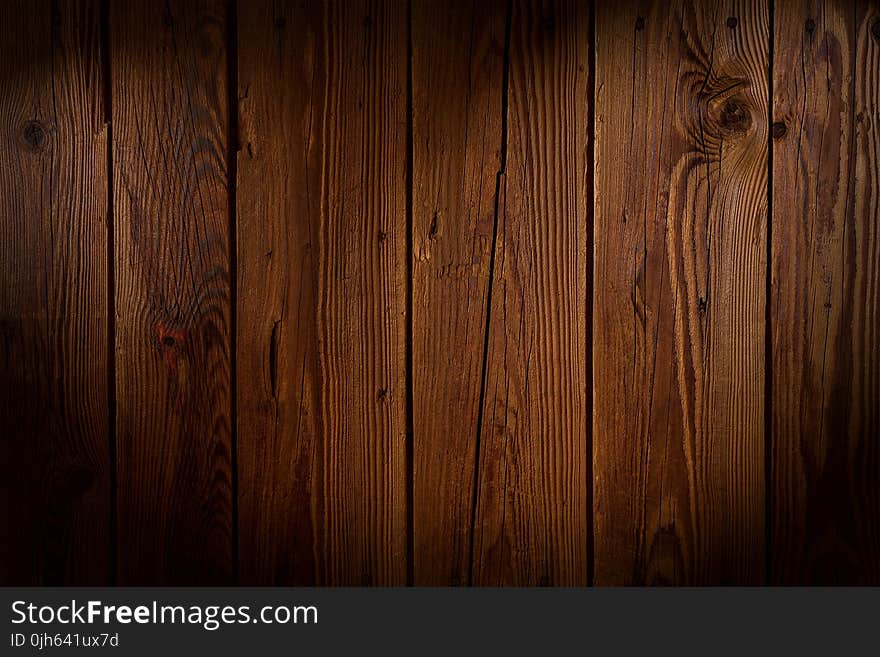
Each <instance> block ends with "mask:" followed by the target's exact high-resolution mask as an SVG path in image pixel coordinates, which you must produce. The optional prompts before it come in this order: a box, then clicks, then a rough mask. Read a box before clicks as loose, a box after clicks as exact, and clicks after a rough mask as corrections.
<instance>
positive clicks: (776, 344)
mask: <svg viewBox="0 0 880 657" xmlns="http://www.w3.org/2000/svg"><path fill="white" fill-rule="evenodd" d="M775 23H776V26H777V30H776V33H775V48H774V51H775V54H776V60H775V64H776V65H775V69H774V70H775V79H774V89H775V95H774V99H773V120H774V124H773V127H774V130H773V135H774V140H773V181H774V185H773V219H774V221H773V263H772V264H773V268H772V277H773V278H772V295H773V306H772V316H771V324H772V327H773V328H772V335H773V388H772V389H773V398H772V410H773V414H772V423H773V424H772V427H773V446H772V448H773V451H772V457H773V458H772V463H773V469H772V481H771V484H770V485H771V487H772V500H773V506H772V519H773V523H772V535H771V536H772V541H771V545H772V553H771V562H770V565H771V573H772V577H773V582H774V583H779V584H869V583H874V584H877V583H878V582H880V476H878V475H880V444H878V440H880V329H878V326H880V297H878V294H877V286H878V272H880V256H878V247H880V233H878V231H880V221H878V218H880V176H878V171H877V168H878V164H880V134H878V130H880V114H878V105H880V79H878V64H880V11H878V9H877V7H876V6H874V7H871V6H869V5H868V4H866V3H864V2H855V3H851V2H838V1H828V2H788V3H781V4H778V5H777V8H776V15H775Z"/></svg>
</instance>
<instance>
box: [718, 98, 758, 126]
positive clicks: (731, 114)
mask: <svg viewBox="0 0 880 657" xmlns="http://www.w3.org/2000/svg"><path fill="white" fill-rule="evenodd" d="M718 125H719V126H720V128H721V131H722V133H725V134H737V133H743V132H746V131H748V129H749V128H750V127H751V125H752V115H751V113H750V112H749V110H748V108H746V106H745V105H743V104H742V103H741V102H739V101H737V100H733V99H731V100H727V101H726V102H725V103H724V104H723V105H722V106H721V111H720V113H719V116H718Z"/></svg>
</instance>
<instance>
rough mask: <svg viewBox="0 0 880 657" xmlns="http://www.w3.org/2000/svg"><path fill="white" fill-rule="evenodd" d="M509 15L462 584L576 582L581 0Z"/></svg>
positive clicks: (584, 420) (581, 578) (582, 526)
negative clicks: (468, 576)
mask: <svg viewBox="0 0 880 657" xmlns="http://www.w3.org/2000/svg"><path fill="white" fill-rule="evenodd" d="M511 12H512V13H511V16H510V37H509V38H510V43H509V62H508V67H509V69H508V73H507V85H506V87H507V88H506V90H505V95H506V101H507V102H506V105H505V109H506V123H505V127H506V135H505V143H504V144H503V146H502V155H501V170H500V173H499V175H498V177H497V194H498V200H497V204H496V213H495V222H496V227H495V228H496V229H495V233H496V240H495V243H494V246H493V248H494V249H495V255H494V258H493V262H494V271H493V272H492V288H491V290H492V291H491V294H490V312H491V314H490V317H489V326H488V340H487V346H488V349H487V353H486V356H485V357H486V376H485V381H484V386H485V389H484V394H483V399H484V403H483V408H482V409H481V414H482V417H481V420H480V424H479V426H480V428H481V435H480V449H479V479H478V489H477V498H476V500H475V502H476V504H475V517H474V537H473V566H472V583H473V584H476V585H496V584H499V585H500V584H503V585H584V584H586V582H587V545H588V532H589V524H588V522H589V513H590V511H589V508H588V505H587V486H588V481H587V473H588V462H589V453H588V449H589V448H588V439H587V431H588V422H589V418H588V405H587V404H588V395H589V390H588V375H587V372H586V362H587V349H588V348H589V345H588V343H587V332H586V327H587V322H588V317H587V265H586V263H587V262H588V248H589V235H588V223H587V220H588V216H587V213H588V199H587V189H588V187H587V179H588V176H589V171H588V168H587V156H588V143H589V142H588V131H587V128H588V117H589V113H590V106H589V89H588V70H587V69H588V59H589V52H588V50H589V34H590V32H589V7H588V6H587V5H586V4H585V3H580V2H565V1H560V2H547V3H532V2H514V3H513V6H512V9H511Z"/></svg>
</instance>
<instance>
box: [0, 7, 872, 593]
mask: <svg viewBox="0 0 880 657" xmlns="http://www.w3.org/2000/svg"><path fill="white" fill-rule="evenodd" d="M0 5H2V6H0V447H2V458H0V464H2V465H0V584H50V583H51V584H105V583H114V582H115V583H119V584H157V585H161V584H181V585H183V584H227V583H240V584H247V585H406V584H415V585H553V586H556V585H572V586H581V585H590V584H597V585H622V584H635V585H641V584H648V585H655V584H673V585H681V584H693V585H707V584H880V329H878V326H880V292H878V290H880V287H878V286H880V256H878V253H880V138H878V135H880V125H878V123H880V97H878V96H880V7H878V4H877V1H876V0H854V1H853V2H850V1H849V0H847V1H844V0H724V1H722V0H709V1H707V2H702V1H697V0H673V1H672V2H671V3H670V2H661V1H660V0H619V1H616V2H598V1H594V2H579V1H577V0H448V1H447V2H439V1H434V0H355V1H354V2H350V1H347V0H345V1H344V0H301V1H294V0H254V1H252V2H243V1H240V0H195V1H192V2H191V1H188V0H168V1H167V2H158V3H157V2H147V1H146V0H136V1H133V2H112V1H109V0H70V2H55V1H49V0H38V1H37V2H33V3H23V2H19V1H18V0H14V1H12V2H8V3H0Z"/></svg>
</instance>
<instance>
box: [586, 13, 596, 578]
mask: <svg viewBox="0 0 880 657" xmlns="http://www.w3.org/2000/svg"><path fill="white" fill-rule="evenodd" d="M587 70H588V75H589V76H590V85H589V89H590V90H589V94H590V109H589V112H588V114H587V139H589V141H590V147H589V149H588V151H587V169H588V173H587V199H588V206H587V217H586V220H587V240H588V242H589V244H588V246H587V263H586V269H587V299H586V306H587V324H586V326H587V349H586V355H587V363H586V370H587V387H588V393H587V394H588V398H587V417H586V421H587V432H586V436H587V447H586V451H587V458H586V475H587V481H586V483H585V489H586V491H587V586H593V585H594V582H595V564H594V558H595V552H596V537H595V521H594V520H595V519H594V517H593V500H594V492H593V404H594V403H595V402H594V397H595V395H594V392H593V335H594V327H593V321H594V315H593V292H594V288H595V280H594V274H593V264H594V262H595V253H594V251H595V248H596V234H595V212H596V198H595V196H596V180H595V176H596V166H595V165H596V2H595V0H593V1H592V2H590V28H589V47H588V50H587Z"/></svg>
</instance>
